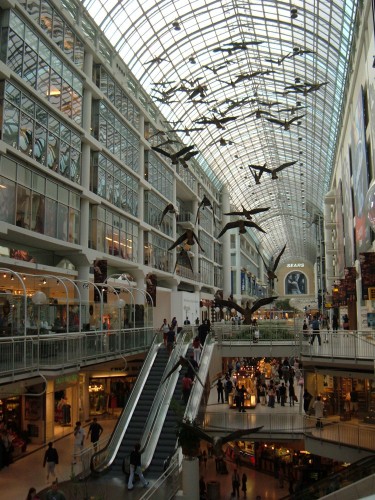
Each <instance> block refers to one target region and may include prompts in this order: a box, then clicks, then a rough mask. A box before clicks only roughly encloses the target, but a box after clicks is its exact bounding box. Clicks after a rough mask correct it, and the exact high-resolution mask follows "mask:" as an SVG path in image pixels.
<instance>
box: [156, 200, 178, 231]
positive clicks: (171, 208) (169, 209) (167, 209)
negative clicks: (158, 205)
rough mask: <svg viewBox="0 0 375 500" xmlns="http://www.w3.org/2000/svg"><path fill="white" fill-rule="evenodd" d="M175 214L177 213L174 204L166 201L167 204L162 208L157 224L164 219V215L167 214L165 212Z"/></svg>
mask: <svg viewBox="0 0 375 500" xmlns="http://www.w3.org/2000/svg"><path fill="white" fill-rule="evenodd" d="M168 213H169V214H176V215H177V210H176V208H175V207H174V205H173V204H172V203H168V205H167V206H166V207H165V208H164V210H163V213H162V214H161V219H160V222H159V226H161V224H162V222H163V220H164V217H165V216H166V215H167V214H168Z"/></svg>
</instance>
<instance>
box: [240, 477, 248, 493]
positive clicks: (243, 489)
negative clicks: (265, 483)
mask: <svg viewBox="0 0 375 500" xmlns="http://www.w3.org/2000/svg"><path fill="white" fill-rule="evenodd" d="M241 491H242V492H243V497H244V498H246V492H247V475H246V474H245V473H243V474H242V488H241Z"/></svg>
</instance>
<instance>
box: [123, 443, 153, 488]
mask: <svg viewBox="0 0 375 500" xmlns="http://www.w3.org/2000/svg"><path fill="white" fill-rule="evenodd" d="M140 449H141V445H140V444H139V443H136V444H135V445H134V450H133V451H132V452H131V453H130V475H129V481H128V490H132V489H133V488H134V484H133V480H134V474H138V476H139V479H140V480H141V482H142V484H143V486H144V487H145V488H147V486H148V484H149V483H148V481H146V479H145V478H144V476H143V474H142V467H141V452H140Z"/></svg>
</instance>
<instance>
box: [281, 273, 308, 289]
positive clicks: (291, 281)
mask: <svg viewBox="0 0 375 500" xmlns="http://www.w3.org/2000/svg"><path fill="white" fill-rule="evenodd" d="M305 293H307V282H306V276H305V275H304V274H303V273H301V272H295V271H294V272H292V273H289V274H288V275H287V276H286V278H285V294H286V295H302V294H305Z"/></svg>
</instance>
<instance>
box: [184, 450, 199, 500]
mask: <svg viewBox="0 0 375 500" xmlns="http://www.w3.org/2000/svg"><path fill="white" fill-rule="evenodd" d="M182 490H183V495H182V496H180V497H179V498H184V499H185V498H186V500H199V460H198V458H197V457H194V458H190V459H187V458H183V459H182Z"/></svg>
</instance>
